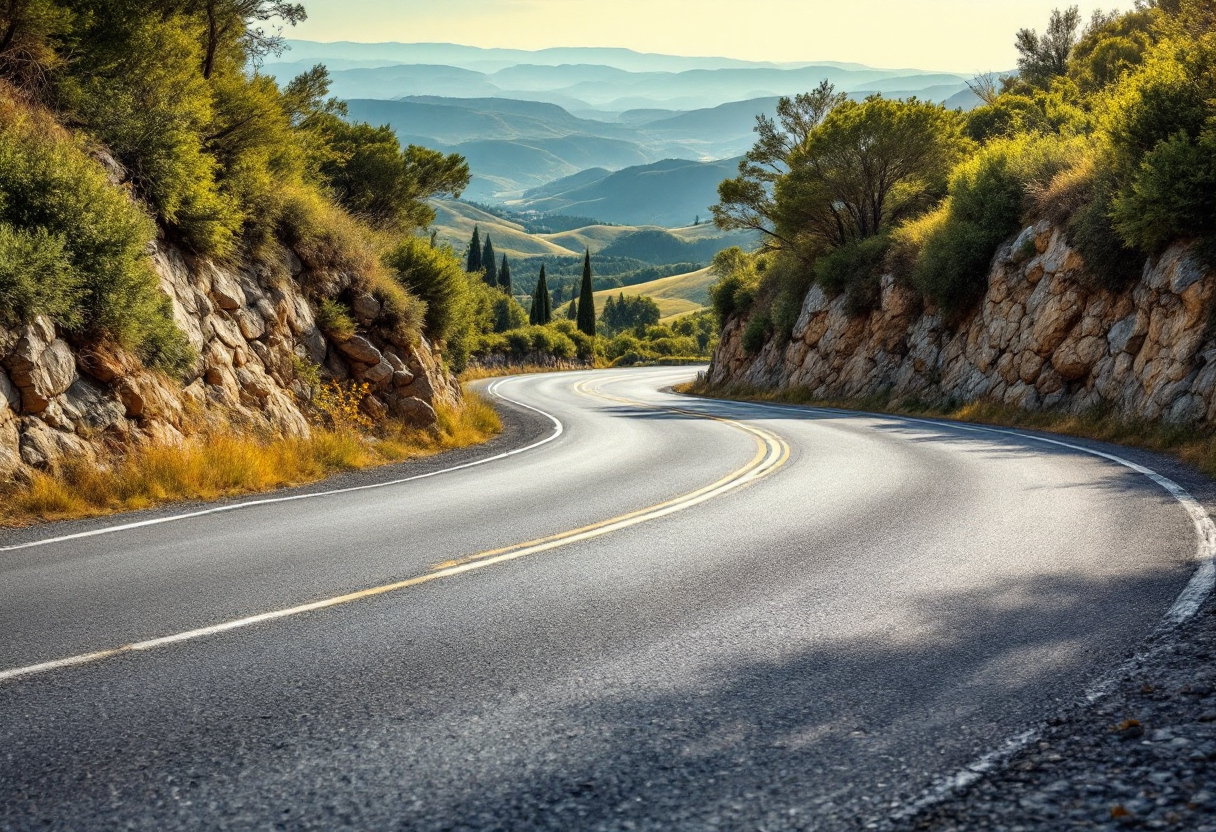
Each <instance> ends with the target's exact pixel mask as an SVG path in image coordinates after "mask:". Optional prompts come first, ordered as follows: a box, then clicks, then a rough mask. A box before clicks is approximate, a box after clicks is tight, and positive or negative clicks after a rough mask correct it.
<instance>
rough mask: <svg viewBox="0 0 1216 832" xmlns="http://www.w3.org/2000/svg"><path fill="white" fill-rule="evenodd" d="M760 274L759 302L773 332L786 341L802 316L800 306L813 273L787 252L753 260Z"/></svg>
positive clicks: (812, 283)
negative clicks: (762, 301)
mask: <svg viewBox="0 0 1216 832" xmlns="http://www.w3.org/2000/svg"><path fill="white" fill-rule="evenodd" d="M755 260H756V269H757V271H758V272H759V273H760V288H759V289H758V290H757V296H758V297H759V298H763V299H766V303H765V305H767V306H768V309H769V317H770V319H771V320H772V324H773V331H774V332H776V333H777V334H779V335H780V336H781V337H783V338H789V337H790V336H791V335H792V334H793V332H794V326H795V324H797V323H798V316H799V315H801V314H802V302H803V300H805V299H806V293H807V292H808V291H810V289H811V286H812V285H814V282H815V270H814V269H813V268H811V267H810V266H808V265H807V264H806V263H805V262H803V261H802V260H801V259H800V258H798V257H796V256H794V255H793V254H792V253H790V252H776V253H773V254H767V255H762V256H759V257H756V258H755Z"/></svg>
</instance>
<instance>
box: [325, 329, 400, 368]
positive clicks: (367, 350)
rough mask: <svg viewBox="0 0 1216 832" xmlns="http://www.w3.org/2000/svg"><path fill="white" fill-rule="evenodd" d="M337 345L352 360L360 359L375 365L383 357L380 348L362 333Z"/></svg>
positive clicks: (362, 361) (362, 362)
mask: <svg viewBox="0 0 1216 832" xmlns="http://www.w3.org/2000/svg"><path fill="white" fill-rule="evenodd" d="M336 346H337V348H338V350H339V352H341V353H342V354H343V355H345V356H346V357H347V358H349V359H351V360H352V361H358V362H359V363H360V364H368V365H375V364H379V363H380V361H381V360H382V359H383V356H382V355H381V353H380V350H378V349H376V347H375V346H374V345H373V344H372V342H371V341H369V340H367V339H366V338H364V337H362V336H361V335H352V336H351V338H350V340H348V341H343V342H342V343H340V344H336ZM390 369H391V368H390Z"/></svg>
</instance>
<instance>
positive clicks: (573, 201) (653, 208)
mask: <svg viewBox="0 0 1216 832" xmlns="http://www.w3.org/2000/svg"><path fill="white" fill-rule="evenodd" d="M737 169H738V160H737V159H726V160H722V161H716V162H689V161H686V160H681V159H665V160H663V161H661V162H656V163H654V164H650V165H641V166H638V167H631V168H626V169H624V170H619V171H616V172H615V173H610V174H608V175H607V176H605V177H603V178H602V179H599V180H596V181H593V182H587V183H584V184H580V185H577V186H575V187H572V188H569V189H567V190H563V191H560V192H558V193H553V192H552V189H551V188H547V189H546V190H545V191H544V192H542V193H537V192H531V193H525V194H524V195H523V197H522V198H521V199H519V200H516V201H512V202H511V203H509V204H510V206H511V208H512V210H515V211H536V212H539V213H542V214H543V213H562V214H577V215H580V216H589V217H598V218H599V219H602V220H607V221H608V222H613V223H620V224H622V225H663V226H683V225H687V224H689V223H690V222H691V221H692V220H694V219H695V218H696V216H697V215H700V216H701V218H702V219H706V218H708V217H709V206H710V205H713V204H714V203H716V202H717V201H718V183H719V182H721V181H722V180H723V179H726V178H727V177H730V176H733V175H735V173H736V172H737Z"/></svg>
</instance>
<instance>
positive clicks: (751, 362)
mask: <svg viewBox="0 0 1216 832" xmlns="http://www.w3.org/2000/svg"><path fill="white" fill-rule="evenodd" d="M1214 295H1216V274H1212V273H1210V272H1209V271H1208V270H1207V269H1205V267H1204V266H1203V265H1202V264H1201V262H1200V261H1199V259H1198V258H1197V257H1195V256H1193V253H1192V251H1191V247H1190V246H1188V245H1187V244H1184V243H1178V244H1175V245H1173V246H1171V247H1170V248H1169V249H1168V250H1166V251H1165V252H1164V253H1162V254H1161V255H1160V256H1158V257H1155V258H1153V259H1151V260H1150V261H1149V262H1148V263H1146V265H1145V268H1144V272H1143V275H1142V276H1141V278H1140V279H1139V281H1137V282H1136V283H1135V284H1134V285H1132V286H1130V287H1128V288H1127V289H1125V290H1123V291H1110V290H1106V289H1100V288H1096V287H1095V285H1094V283H1093V281H1091V280H1087V279H1086V277H1085V275H1084V263H1083V261H1082V260H1081V257H1080V255H1079V254H1078V253H1077V251H1075V250H1074V249H1073V248H1071V247H1070V246H1069V244H1068V242H1067V240H1066V239H1065V236H1064V234H1063V233H1062V232H1061V231H1060V229H1058V228H1055V227H1053V226H1052V225H1051V224H1050V223H1047V222H1043V223H1039V224H1038V225H1036V226H1033V227H1031V228H1027V229H1026V230H1025V231H1023V232H1022V233H1021V235H1019V236H1018V237H1017V238H1016V239H1015V240H1013V241H1011V242H1010V243H1008V244H1006V245H1005V246H1004V247H1003V248H1002V249H1001V250H1000V251H999V252H998V254H997V256H996V258H995V260H994V262H993V265H992V269H991V272H990V274H989V279H988V289H987V292H986V293H985V295H984V297H983V299H982V301H981V302H980V304H979V305H978V307H977V308H976V309H975V310H974V311H973V312H972V313H971V314H970V315H969V316H967V317H966V318H965V319H964V320H962V321H961V322H957V323H955V324H953V325H948V324H947V322H946V321H944V320H943V317H942V316H941V315H940V314H939V313H938V312H937V311H936V310H934V309H932V308H925V307H924V306H923V304H922V303H921V300H920V298H919V296H918V295H917V293H916V292H914V291H913V290H911V289H910V288H907V287H904V286H902V285H900V283H899V282H898V281H896V279H895V278H894V277H892V276H890V275H888V276H885V277H884V278H883V279H882V292H881V301H880V304H879V307H878V308H877V309H875V310H874V311H872V312H870V313H869V314H867V315H862V316H851V315H849V314H848V313H847V312H846V310H845V299H844V298H843V297H839V298H835V299H829V298H827V297H826V296H825V295H824V294H823V292H822V290H821V289H819V288H818V287H815V288H813V289H811V291H810V292H808V293H807V296H806V298H805V299H804V301H803V305H802V312H801V315H800V317H799V319H798V322H797V324H796V325H795V327H794V330H793V335H792V337H791V338H790V339H789V340H788V341H787V340H784V339H773V340H770V341H769V342H768V343H767V344H765V346H764V347H763V348H762V349H761V350H760V351H759V353H757V354H755V355H748V354H747V353H746V352H745V350H744V349H743V346H742V343H741V340H742V333H743V330H744V328H745V327H746V324H747V321H746V319H742V320H740V319H732V320H730V321H728V322H727V325H726V327H725V329H724V330H723V333H722V338H721V341H720V343H719V346H718V349H717V351H716V353H715V354H714V359H713V364H712V366H711V368H710V381H711V382H714V383H717V384H745V385H750V386H756V387H764V388H773V387H799V388H804V389H806V390H808V391H810V393H811V395H812V396H814V397H815V398H820V399H833V398H857V397H862V396H870V395H890V396H892V397H894V398H895V399H901V398H902V399H911V398H916V399H919V400H920V401H923V402H944V401H956V402H967V401H976V400H990V401H994V402H998V403H1001V404H1005V405H1009V406H1013V407H1019V408H1024V409H1029V410H1041V409H1058V410H1064V411H1070V412H1076V413H1080V412H1084V411H1088V410H1090V409H1092V408H1095V407H1099V406H1101V407H1103V408H1106V409H1108V410H1109V411H1110V412H1113V413H1116V414H1118V415H1119V416H1121V417H1124V418H1139V419H1148V420H1161V421H1165V422H1171V423H1196V424H1207V425H1211V424H1216V337H1214V334H1213V333H1212V332H1211V331H1210V327H1209V321H1210V314H1211V311H1210V310H1211V307H1212V300H1213V296H1214Z"/></svg>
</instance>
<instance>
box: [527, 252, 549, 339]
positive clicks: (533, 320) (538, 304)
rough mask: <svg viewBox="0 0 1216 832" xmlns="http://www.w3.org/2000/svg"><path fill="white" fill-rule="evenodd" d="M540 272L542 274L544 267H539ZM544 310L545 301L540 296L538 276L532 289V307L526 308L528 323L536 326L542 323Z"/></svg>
mask: <svg viewBox="0 0 1216 832" xmlns="http://www.w3.org/2000/svg"><path fill="white" fill-rule="evenodd" d="M540 270H541V274H544V271H545V267H544V266H543V265H542V266H541V267H540ZM544 312H545V302H544V301H543V300H541V298H540V278H537V280H536V287H535V288H534V289H533V290H532V307H531V308H530V309H529V310H528V323H530V324H532V325H533V326H536V325H538V324H542V323H544V321H542V320H541V317H542V316H543V315H544Z"/></svg>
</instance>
